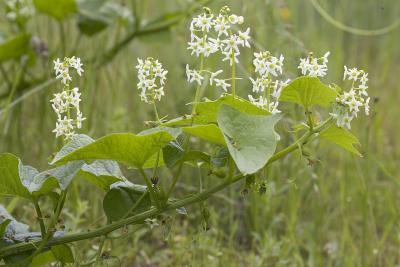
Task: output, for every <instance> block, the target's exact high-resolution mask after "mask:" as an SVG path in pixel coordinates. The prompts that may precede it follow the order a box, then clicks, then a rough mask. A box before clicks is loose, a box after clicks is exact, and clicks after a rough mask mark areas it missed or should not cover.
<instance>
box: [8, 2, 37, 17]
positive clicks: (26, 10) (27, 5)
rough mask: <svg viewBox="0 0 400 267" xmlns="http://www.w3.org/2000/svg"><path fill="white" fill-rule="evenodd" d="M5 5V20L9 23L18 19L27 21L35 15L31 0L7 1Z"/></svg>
mask: <svg viewBox="0 0 400 267" xmlns="http://www.w3.org/2000/svg"><path fill="white" fill-rule="evenodd" d="M5 4H6V11H7V13H6V18H7V19H9V20H11V21H17V20H18V19H28V18H29V17H31V16H32V15H33V14H35V8H34V6H33V4H32V0H7V1H6V2H5Z"/></svg>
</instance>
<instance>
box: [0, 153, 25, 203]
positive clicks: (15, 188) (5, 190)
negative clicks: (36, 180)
mask: <svg viewBox="0 0 400 267" xmlns="http://www.w3.org/2000/svg"><path fill="white" fill-rule="evenodd" d="M19 165H20V161H19V159H18V158H17V157H16V156H14V155H12V154H8V153H4V154H0V173H1V179H0V194H1V195H8V196H20V197H23V198H27V199H30V197H31V194H30V193H29V191H28V189H27V188H26V187H25V186H24V185H23V184H22V181H21V179H20V177H19Z"/></svg>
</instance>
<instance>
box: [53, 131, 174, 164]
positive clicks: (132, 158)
mask: <svg viewBox="0 0 400 267" xmlns="http://www.w3.org/2000/svg"><path fill="white" fill-rule="evenodd" d="M172 140H173V136H172V135H171V134H169V133H168V132H165V131H160V132H156V133H151V134H147V135H141V136H139V135H135V134H131V133H117V134H110V135H107V136H104V137H102V138H100V139H98V140H96V141H94V142H93V143H90V144H88V145H85V146H82V147H80V148H78V149H76V150H74V151H72V152H70V153H64V152H65V149H64V151H63V153H60V152H61V151H60V152H59V153H57V155H56V156H55V158H54V160H53V162H52V164H54V163H65V162H68V161H74V160H86V161H88V160H115V161H119V162H121V163H124V164H127V165H128V166H131V167H136V168H142V167H143V166H144V164H145V163H146V161H147V160H148V159H149V158H150V157H151V156H153V155H154V154H155V153H156V152H158V151H159V150H160V149H161V148H163V147H164V146H165V145H166V144H168V143H169V142H170V141H172Z"/></svg>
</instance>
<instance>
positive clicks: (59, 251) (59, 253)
mask: <svg viewBox="0 0 400 267" xmlns="http://www.w3.org/2000/svg"><path fill="white" fill-rule="evenodd" d="M51 252H52V253H53V255H54V258H56V259H57V260H58V261H60V262H62V263H73V262H74V254H73V253H72V250H71V248H70V247H69V246H67V245H58V246H53V247H51Z"/></svg>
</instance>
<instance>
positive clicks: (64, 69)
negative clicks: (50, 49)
mask: <svg viewBox="0 0 400 267" xmlns="http://www.w3.org/2000/svg"><path fill="white" fill-rule="evenodd" d="M53 62H54V70H55V74H56V76H57V79H61V82H62V84H63V85H64V88H63V91H62V92H61V93H56V94H54V98H53V99H52V100H50V102H51V103H52V105H51V106H52V108H53V110H54V111H55V112H56V114H57V122H56V128H55V129H54V130H53V132H55V133H56V137H59V136H64V137H65V139H66V140H69V139H71V138H72V137H73V136H75V128H77V129H80V128H82V122H83V121H84V120H85V118H84V117H83V115H82V112H81V111H80V108H79V103H80V102H81V99H80V96H81V94H80V93H79V88H78V87H75V88H73V89H70V81H72V78H71V76H70V74H69V69H70V68H74V69H75V70H76V72H77V73H78V74H79V75H81V74H82V72H83V69H82V66H83V64H82V63H81V60H80V58H77V57H71V58H67V57H66V58H64V60H63V61H60V59H57V60H55V61H53ZM72 115H75V116H76V118H75V119H72V118H71V116H72Z"/></svg>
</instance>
